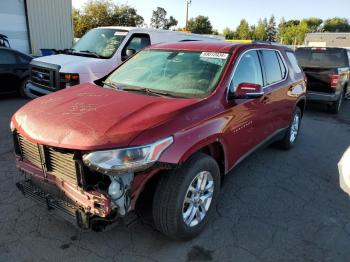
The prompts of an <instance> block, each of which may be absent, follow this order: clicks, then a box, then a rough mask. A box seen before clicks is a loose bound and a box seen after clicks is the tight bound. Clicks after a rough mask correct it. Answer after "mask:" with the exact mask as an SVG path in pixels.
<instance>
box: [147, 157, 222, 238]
mask: <svg viewBox="0 0 350 262" xmlns="http://www.w3.org/2000/svg"><path fill="white" fill-rule="evenodd" d="M219 191H220V169H219V166H218V164H217V162H216V161H215V160H214V159H213V158H212V157H210V156H208V155H206V154H203V153H197V154H195V155H194V156H192V157H191V158H190V159H189V160H188V161H186V162H185V163H184V165H183V166H181V167H180V168H177V169H175V170H173V171H171V172H168V173H165V174H163V175H162V177H161V178H160V181H159V183H158V185H157V188H156V192H155V196H154V200H153V220H154V224H155V226H156V228H157V229H158V230H159V231H161V232H162V233H163V234H165V235H167V236H168V237H170V238H173V239H176V240H186V239H191V238H193V237H195V236H197V235H198V234H199V233H201V232H202V230H203V229H204V228H205V225H206V224H207V223H208V221H209V219H210V217H211V216H212V214H213V212H214V209H215V205H216V202H217V198H218V195H219Z"/></svg>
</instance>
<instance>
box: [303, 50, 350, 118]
mask: <svg viewBox="0 0 350 262" xmlns="http://www.w3.org/2000/svg"><path fill="white" fill-rule="evenodd" d="M296 56H297V59H298V61H299V63H300V65H301V66H302V68H303V70H304V72H305V74H306V76H307V88H308V94H307V99H308V100H310V101H317V102H323V103H328V104H329V105H330V107H329V109H330V111H331V112H333V113H336V114H337V113H338V112H339V110H340V108H341V105H342V102H343V98H344V97H347V96H350V85H349V79H350V50H347V49H344V48H331V47H321V48H320V47H302V48H298V49H297V50H296Z"/></svg>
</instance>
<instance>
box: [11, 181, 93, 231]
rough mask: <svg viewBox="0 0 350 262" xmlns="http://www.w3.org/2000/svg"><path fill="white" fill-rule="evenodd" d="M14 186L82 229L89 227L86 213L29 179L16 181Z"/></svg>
mask: <svg viewBox="0 0 350 262" xmlns="http://www.w3.org/2000/svg"><path fill="white" fill-rule="evenodd" d="M16 186H17V188H18V189H19V190H20V191H21V192H22V193H23V195H24V196H26V197H28V198H30V199H32V200H34V201H35V202H37V203H39V204H41V205H43V206H46V207H47V209H48V210H49V211H50V212H54V213H55V214H57V215H59V216H60V217H62V218H64V219H65V220H67V221H69V222H70V223H72V224H73V225H76V226H78V227H80V228H82V229H88V228H90V223H89V216H88V214H86V213H85V212H84V211H83V210H81V209H79V207H78V206H75V205H74V204H72V203H69V202H68V201H65V200H62V199H58V198H55V197H54V196H52V195H50V194H49V193H46V192H44V191H43V190H42V189H41V188H39V187H37V186H35V185H34V184H33V183H32V182H31V181H30V180H24V181H21V182H18V183H16Z"/></svg>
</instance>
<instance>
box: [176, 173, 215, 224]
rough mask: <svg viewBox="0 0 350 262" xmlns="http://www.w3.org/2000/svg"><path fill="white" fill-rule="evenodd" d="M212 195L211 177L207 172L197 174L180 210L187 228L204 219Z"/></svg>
mask: <svg viewBox="0 0 350 262" xmlns="http://www.w3.org/2000/svg"><path fill="white" fill-rule="evenodd" d="M213 194H214V180H213V176H212V175H211V173H210V172H208V171H202V172H200V173H198V174H197V175H196V176H195V178H194V179H193V180H192V182H191V184H190V185H189V187H188V189H187V192H186V195H185V199H184V203H183V208H182V217H183V221H184V222H185V224H186V225H187V226H189V227H194V226H196V225H198V224H199V223H200V222H201V221H203V219H204V218H205V216H206V214H207V212H208V210H209V207H210V204H211V202H212V199H213Z"/></svg>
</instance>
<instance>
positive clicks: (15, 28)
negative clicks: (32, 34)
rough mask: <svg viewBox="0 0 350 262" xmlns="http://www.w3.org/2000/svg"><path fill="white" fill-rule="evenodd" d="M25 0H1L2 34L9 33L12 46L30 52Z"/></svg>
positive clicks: (0, 20)
mask: <svg viewBox="0 0 350 262" xmlns="http://www.w3.org/2000/svg"><path fill="white" fill-rule="evenodd" d="M24 10H25V8H24V0H0V34H4V35H7V36H8V38H9V41H10V44H11V47H12V48H14V49H17V50H20V51H22V52H24V53H28V52H29V44H28V43H29V42H28V32H27V22H26V16H25V11H24Z"/></svg>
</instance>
